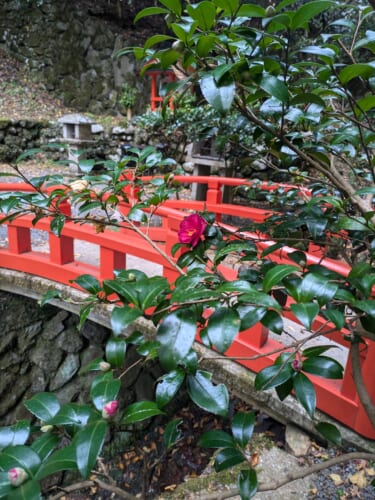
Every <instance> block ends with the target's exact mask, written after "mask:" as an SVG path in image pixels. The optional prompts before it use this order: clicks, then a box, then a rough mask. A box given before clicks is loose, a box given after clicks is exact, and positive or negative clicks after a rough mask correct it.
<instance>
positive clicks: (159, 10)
mask: <svg viewBox="0 0 375 500" xmlns="http://www.w3.org/2000/svg"><path fill="white" fill-rule="evenodd" d="M157 14H168V10H167V9H164V8H163V7H147V8H146V9H142V10H141V11H140V12H138V14H137V15H136V16H135V18H134V21H133V22H134V23H136V22H138V21H139V20H140V19H143V18H144V17H146V16H155V15H157Z"/></svg>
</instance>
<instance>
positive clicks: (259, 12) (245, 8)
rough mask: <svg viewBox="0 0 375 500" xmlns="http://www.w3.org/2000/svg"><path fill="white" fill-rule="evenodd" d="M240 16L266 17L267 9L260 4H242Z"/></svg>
mask: <svg viewBox="0 0 375 500" xmlns="http://www.w3.org/2000/svg"><path fill="white" fill-rule="evenodd" d="M237 16H238V17H249V18H251V17H266V11H265V9H263V7H261V6H260V5H254V4H253V3H249V4H245V5H241V6H240V8H239V10H238V13H237Z"/></svg>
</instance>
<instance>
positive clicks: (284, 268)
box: [262, 264, 300, 293]
mask: <svg viewBox="0 0 375 500" xmlns="http://www.w3.org/2000/svg"><path fill="white" fill-rule="evenodd" d="M299 271H300V269H298V267H296V266H291V265H286V264H280V265H278V266H275V267H273V268H272V269H270V270H269V271H267V272H266V275H265V277H264V280H263V284H262V285H263V291H264V292H266V293H268V292H269V291H270V290H271V289H272V288H273V287H274V286H275V285H278V284H279V283H280V281H281V280H283V279H284V278H285V277H286V276H289V275H290V274H293V273H298V272H299Z"/></svg>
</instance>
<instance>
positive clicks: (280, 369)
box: [254, 363, 293, 391]
mask: <svg viewBox="0 0 375 500" xmlns="http://www.w3.org/2000/svg"><path fill="white" fill-rule="evenodd" d="M292 373H293V372H292V368H291V367H290V364H289V363H287V364H285V365H284V366H280V365H271V366H267V367H266V368H263V370H261V371H260V372H259V373H257V375H256V377H255V382H254V384H255V389H256V390H257V391H260V390H263V391H265V390H266V389H271V388H272V387H277V386H278V385H281V384H284V383H285V382H286V381H287V380H289V379H290V378H291V377H292Z"/></svg>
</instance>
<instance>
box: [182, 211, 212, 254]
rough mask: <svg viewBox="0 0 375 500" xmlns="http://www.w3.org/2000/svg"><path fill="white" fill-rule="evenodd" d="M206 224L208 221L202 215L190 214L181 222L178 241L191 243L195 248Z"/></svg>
mask: <svg viewBox="0 0 375 500" xmlns="http://www.w3.org/2000/svg"><path fill="white" fill-rule="evenodd" d="M206 226H207V222H206V221H205V220H204V219H203V217H201V216H200V215H198V214H192V215H189V216H188V217H186V218H185V219H184V220H183V221H182V222H181V224H180V229H179V230H178V241H179V242H180V243H185V244H187V245H189V244H190V245H191V246H192V247H193V248H194V247H196V246H197V245H198V243H199V242H200V240H201V236H202V234H203V233H204V230H205V229H206Z"/></svg>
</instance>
